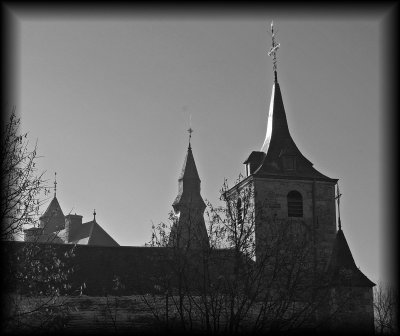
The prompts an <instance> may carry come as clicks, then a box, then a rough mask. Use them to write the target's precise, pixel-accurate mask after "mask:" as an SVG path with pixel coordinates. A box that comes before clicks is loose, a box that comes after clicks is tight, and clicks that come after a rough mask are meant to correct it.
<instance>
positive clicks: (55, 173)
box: [54, 172, 57, 197]
mask: <svg viewBox="0 0 400 336" xmlns="http://www.w3.org/2000/svg"><path fill="white" fill-rule="evenodd" d="M56 194H57V172H54V197H56Z"/></svg>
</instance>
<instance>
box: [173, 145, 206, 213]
mask: <svg viewBox="0 0 400 336" xmlns="http://www.w3.org/2000/svg"><path fill="white" fill-rule="evenodd" d="M178 182H179V193H178V196H177V197H176V199H175V201H174V203H173V204H172V206H173V207H174V209H175V208H177V209H178V208H179V206H180V205H185V206H188V205H190V207H195V208H198V209H201V208H202V209H203V210H204V209H205V207H206V205H205V203H204V201H203V198H202V197H201V195H200V183H201V180H200V177H199V173H198V172H197V167H196V163H195V161H194V157H193V152H192V147H191V145H190V142H189V147H188V150H187V153H186V157H185V161H184V162H183V167H182V171H181V174H180V176H179V179H178ZM178 211H179V210H178Z"/></svg>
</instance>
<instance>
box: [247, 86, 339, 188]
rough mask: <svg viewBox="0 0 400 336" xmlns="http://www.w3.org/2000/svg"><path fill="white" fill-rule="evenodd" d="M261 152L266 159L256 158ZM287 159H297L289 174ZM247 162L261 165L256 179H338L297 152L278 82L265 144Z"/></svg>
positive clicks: (273, 97) (272, 96) (255, 173)
mask: <svg viewBox="0 0 400 336" xmlns="http://www.w3.org/2000/svg"><path fill="white" fill-rule="evenodd" d="M262 152H263V153H265V154H266V155H265V156H264V158H263V157H262V154H257V153H262ZM284 156H291V157H295V158H296V169H294V170H286V169H284V168H283V166H282V159H283V157H284ZM248 161H252V162H254V161H259V167H258V168H257V169H255V171H254V176H258V177H274V176H275V177H296V178H303V179H304V178H306V179H316V180H326V181H330V182H336V181H337V179H331V178H329V177H327V176H325V175H323V174H321V173H320V172H319V171H317V170H316V169H315V168H313V164H312V163H311V162H310V161H309V160H308V159H307V158H306V157H305V156H304V155H303V154H302V153H301V152H300V150H299V149H298V148H297V146H296V144H295V143H294V141H293V139H292V137H291V135H290V132H289V127H288V123H287V118H286V112H285V107H284V105H283V99H282V93H281V89H280V86H279V83H277V82H275V83H274V84H273V87H272V95H271V102H270V108H269V114H268V123H267V133H266V137H265V141H264V144H263V146H262V148H261V152H253V153H252V154H251V155H250V156H249V158H248V159H247V160H246V161H245V163H247V162H248ZM257 163H258V162H257Z"/></svg>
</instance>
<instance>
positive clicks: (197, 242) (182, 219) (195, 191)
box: [168, 128, 209, 249]
mask: <svg viewBox="0 0 400 336" xmlns="http://www.w3.org/2000/svg"><path fill="white" fill-rule="evenodd" d="M189 130H190V131H189V134H190V136H191V133H192V132H193V130H192V129H191V128H190V129H189ZM178 182H179V192H178V196H177V197H176V198H175V201H174V203H173V204H172V207H173V208H174V211H175V214H176V215H177V218H176V222H175V223H174V224H173V227H172V229H171V234H170V238H169V243H168V245H169V246H177V247H180V248H195V249H198V248H205V247H207V246H208V244H209V243H208V235H207V230H206V226H205V222H204V217H203V216H204V210H205V208H206V204H205V203H204V200H203V198H202V197H201V194H200V183H201V181H200V177H199V173H198V172H197V167H196V163H195V161H194V157H193V153H192V147H191V144H190V138H189V146H188V150H187V154H186V157H185V161H184V163H183V167H182V171H181V174H180V176H179V179H178Z"/></svg>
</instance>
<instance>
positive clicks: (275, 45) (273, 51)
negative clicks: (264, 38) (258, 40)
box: [268, 21, 280, 83]
mask: <svg viewBox="0 0 400 336" xmlns="http://www.w3.org/2000/svg"><path fill="white" fill-rule="evenodd" d="M271 37H272V47H271V49H270V50H269V52H268V56H272V64H273V69H274V82H275V83H277V82H278V74H277V61H276V51H277V50H278V49H279V46H280V44H279V43H276V41H275V32H274V21H272V22H271Z"/></svg>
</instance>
